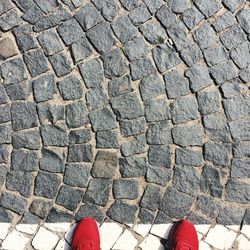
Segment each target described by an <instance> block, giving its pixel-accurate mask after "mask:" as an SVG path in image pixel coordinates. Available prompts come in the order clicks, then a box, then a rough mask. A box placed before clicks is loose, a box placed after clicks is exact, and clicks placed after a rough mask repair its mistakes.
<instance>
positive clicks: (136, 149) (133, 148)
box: [121, 134, 146, 156]
mask: <svg viewBox="0 0 250 250" xmlns="http://www.w3.org/2000/svg"><path fill="white" fill-rule="evenodd" d="M145 151H146V137H145V135H143V134H142V135H135V136H133V137H132V138H130V140H129V141H127V142H124V143H122V145H121V153H122V155H123V156H131V155H135V154H140V153H143V152H145Z"/></svg>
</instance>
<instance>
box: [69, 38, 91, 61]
mask: <svg viewBox="0 0 250 250" xmlns="http://www.w3.org/2000/svg"><path fill="white" fill-rule="evenodd" d="M71 52H72V56H73V59H74V62H75V63H77V62H79V61H82V60H84V59H86V58H88V57H89V56H90V55H91V54H92V53H93V52H94V50H93V47H92V45H91V44H90V42H89V41H88V39H87V38H86V37H85V36H83V37H81V39H80V40H78V41H76V42H75V43H73V44H72V45H71Z"/></svg>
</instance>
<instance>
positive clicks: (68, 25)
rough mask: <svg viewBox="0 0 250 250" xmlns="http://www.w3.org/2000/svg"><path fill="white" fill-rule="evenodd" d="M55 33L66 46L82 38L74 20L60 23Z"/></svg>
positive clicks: (79, 28)
mask: <svg viewBox="0 0 250 250" xmlns="http://www.w3.org/2000/svg"><path fill="white" fill-rule="evenodd" d="M57 31H58V33H59V35H60V37H61V38H62V40H63V41H64V43H65V44H66V45H67V46H68V45H71V44H72V43H74V42H77V41H78V40H80V39H81V38H82V37H84V32H83V30H82V28H81V26H80V25H79V24H78V22H77V21H76V20H75V19H74V18H72V19H69V20H66V21H63V22H61V24H60V25H59V26H58V28H57Z"/></svg>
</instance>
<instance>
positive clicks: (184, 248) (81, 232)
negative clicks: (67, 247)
mask: <svg viewBox="0 0 250 250" xmlns="http://www.w3.org/2000/svg"><path fill="white" fill-rule="evenodd" d="M169 243H170V245H171V249H172V250H198V248H199V246H198V237H197V233H196V230H195V227H194V225H193V224H192V223H191V222H189V221H188V220H181V221H179V222H177V223H175V224H174V226H173V228H172V229H171V231H170V234H169ZM72 249H73V250H100V235H99V231H98V226H97V223H96V221H95V220H94V219H93V218H86V219H83V220H81V221H80V222H79V224H78V225H77V227H76V229H75V232H74V236H73V241H72Z"/></svg>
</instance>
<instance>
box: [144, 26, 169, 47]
mask: <svg viewBox="0 0 250 250" xmlns="http://www.w3.org/2000/svg"><path fill="white" fill-rule="evenodd" d="M140 31H141V32H142V34H143V36H144V37H145V38H146V39H147V40H148V41H149V42H150V43H151V44H161V43H164V41H165V39H166V38H167V33H166V31H165V30H164V28H163V27H162V26H161V25H160V24H159V23H158V22H153V21H148V22H146V23H143V24H142V25H140Z"/></svg>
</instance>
